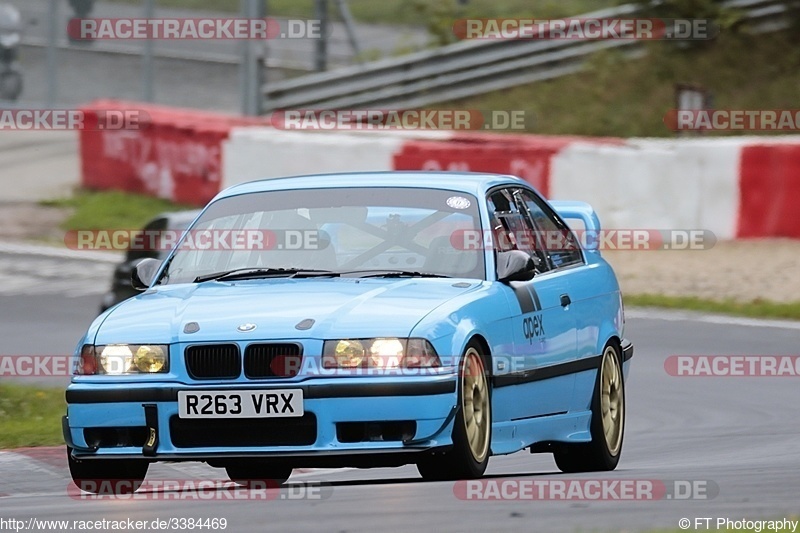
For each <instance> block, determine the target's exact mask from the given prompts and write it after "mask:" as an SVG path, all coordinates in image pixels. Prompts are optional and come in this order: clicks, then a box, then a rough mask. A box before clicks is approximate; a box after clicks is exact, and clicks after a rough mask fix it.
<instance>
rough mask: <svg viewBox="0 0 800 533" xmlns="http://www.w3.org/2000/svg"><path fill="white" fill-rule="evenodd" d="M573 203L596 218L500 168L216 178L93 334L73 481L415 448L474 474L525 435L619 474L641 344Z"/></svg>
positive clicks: (448, 468)
mask: <svg viewBox="0 0 800 533" xmlns="http://www.w3.org/2000/svg"><path fill="white" fill-rule="evenodd" d="M566 220H571V221H574V222H573V227H577V226H576V225H579V226H581V227H582V228H584V229H585V230H586V231H587V232H588V231H599V230H600V226H599V221H598V218H597V216H596V215H595V213H594V211H593V210H592V208H591V207H590V206H589V205H588V204H585V203H581V202H547V201H546V200H545V199H544V198H543V197H542V196H541V195H540V194H539V193H538V192H537V191H536V190H534V189H533V188H532V187H531V186H530V185H529V184H527V183H526V182H524V181H523V180H520V179H518V178H515V177H511V176H502V175H492V174H471V173H435V172H386V173H358V174H335V175H317V176H300V177H290V178H280V179H268V180H263V181H256V182H251V183H245V184H241V185H236V186H234V187H231V188H229V189H227V190H225V191H223V192H221V193H220V194H219V195H217V197H216V198H214V199H213V200H212V201H211V202H210V203H209V204H208V206H206V207H205V209H204V210H203V211H202V212H201V213H200V214H199V215H198V216H197V218H196V220H195V221H194V222H193V224H192V225H191V227H190V228H189V230H188V231H186V232H185V233H184V234H183V235H182V237H181V239H182V240H181V241H179V242H178V243H177V244H176V245H175V247H174V250H173V251H172V253H171V254H170V255H169V256H168V257H167V258H166V260H164V261H163V262H162V261H158V260H156V259H146V260H144V261H142V262H141V263H139V264H138V265H137V266H136V267H135V268H134V270H133V273H132V280H131V281H132V284H133V286H134V287H135V288H137V289H139V290H140V291H141V294H139V295H138V296H136V297H134V298H132V299H129V300H127V301H124V302H122V303H120V304H117V305H116V306H114V307H112V308H110V309H109V310H107V311H106V312H104V313H103V314H102V315H100V316H99V317H98V318H97V319H95V321H94V322H93V323H92V325H91V326H90V327H89V329H88V331H87V332H86V334H85V336H84V337H83V338H82V339H81V341H80V342H79V344H78V347H77V349H76V352H75V375H74V377H73V379H72V383H71V384H70V385H69V387H68V389H67V392H66V398H67V403H68V409H67V416H65V417H64V419H63V429H64V438H65V441H66V444H67V455H68V459H69V466H70V470H71V473H72V477H73V479H74V480H75V481H76V482H80V481H82V480H88V479H91V480H98V479H102V480H120V479H125V480H132V481H133V482H136V481H138V482H139V483H141V481H142V480H143V479H144V478H145V476H146V474H147V470H148V466H149V465H150V464H151V463H153V462H157V461H203V462H206V463H208V464H209V465H211V466H213V467H218V468H225V469H226V471H227V474H228V477H230V479H232V480H234V481H237V482H239V481H242V482H247V481H250V480H263V479H270V480H277V481H278V482H279V483H280V482H283V481H285V480H286V479H288V478H289V476H290V475H291V473H292V469H293V468H299V467H318V466H319V467H344V466H355V467H377V466H398V465H402V464H415V465H416V466H417V468H418V470H419V472H420V474H421V475H422V476H423V478H426V479H437V480H442V479H465V478H476V477H480V476H481V475H483V473H484V471H485V470H486V467H487V464H488V462H489V459H490V457H491V456H493V455H502V454H510V453H514V452H518V451H520V450H523V449H526V448H527V449H529V450H530V452H532V453H552V454H554V456H555V460H556V463H557V465H558V467H559V468H560V469H561V470H563V471H565V472H579V471H597V470H612V469H614V468H615V467H616V466H617V463H618V461H619V458H620V454H621V450H622V441H623V434H624V429H625V386H624V385H625V377H626V376H627V374H628V369H629V366H630V359H631V357H632V356H633V346H632V344H631V343H630V342H629V341H628V340H627V339H626V338H625V337H624V323H625V319H624V310H623V304H622V298H621V295H620V290H619V285H618V283H617V279H616V277H615V275H614V272H613V271H612V269H611V267H610V266H609V265H608V263H606V261H605V260H604V259H603V258H602V257H601V254H600V251H599V249H597V247H596V246H591V245H587V243H586V242H583V241H585V239H580V238H579V237H578V233H577V232H575V231H573V230H571V229H570V226H568V225H567V223H566ZM92 486H97V485H96V484H95V485H92ZM129 486H131V485H129ZM132 486H133V487H134V489H133V490H135V486H136V485H135V483H134V484H133V485H132ZM88 490H91V489H88Z"/></svg>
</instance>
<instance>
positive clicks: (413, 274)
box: [346, 270, 452, 278]
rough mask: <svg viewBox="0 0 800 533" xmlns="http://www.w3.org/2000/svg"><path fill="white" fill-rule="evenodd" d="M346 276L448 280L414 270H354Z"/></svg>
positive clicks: (441, 275) (440, 275)
mask: <svg viewBox="0 0 800 533" xmlns="http://www.w3.org/2000/svg"><path fill="white" fill-rule="evenodd" d="M346 274H360V276H359V277H360V278H450V277H452V276H446V275H444V274H436V273H433V272H417V271H415V270H354V271H352V272H346Z"/></svg>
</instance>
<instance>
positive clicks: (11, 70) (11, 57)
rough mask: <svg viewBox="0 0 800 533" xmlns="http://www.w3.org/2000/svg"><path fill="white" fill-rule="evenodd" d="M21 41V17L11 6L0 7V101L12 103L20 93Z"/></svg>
mask: <svg viewBox="0 0 800 533" xmlns="http://www.w3.org/2000/svg"><path fill="white" fill-rule="evenodd" d="M21 41H22V15H21V14H20V12H19V10H18V9H17V8H16V7H14V6H12V5H0V100H10V101H14V100H16V99H17V98H19V95H20V94H21V93H22V73H21V72H20V68H19V46H20V42H21Z"/></svg>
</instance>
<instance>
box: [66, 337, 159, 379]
mask: <svg viewBox="0 0 800 533" xmlns="http://www.w3.org/2000/svg"><path fill="white" fill-rule="evenodd" d="M168 368H169V346H166V345H161V344H108V345H106V346H91V345H86V346H84V347H83V349H82V350H81V359H80V361H79V362H78V366H77V367H76V369H75V373H76V374H79V375H86V376H89V375H94V374H106V375H109V376H119V375H123V374H157V373H163V372H166V371H167V370H168Z"/></svg>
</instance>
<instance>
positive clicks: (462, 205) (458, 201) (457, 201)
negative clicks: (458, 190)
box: [447, 196, 472, 209]
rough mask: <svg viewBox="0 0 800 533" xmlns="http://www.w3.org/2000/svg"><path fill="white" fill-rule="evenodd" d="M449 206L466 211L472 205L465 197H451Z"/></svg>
mask: <svg viewBox="0 0 800 533" xmlns="http://www.w3.org/2000/svg"><path fill="white" fill-rule="evenodd" d="M447 205H449V206H450V207H452V208H453V209H466V208H468V207H469V206H470V205H472V204H470V201H469V200H468V199H466V198H464V197H463V196H451V197H450V198H448V199H447Z"/></svg>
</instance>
